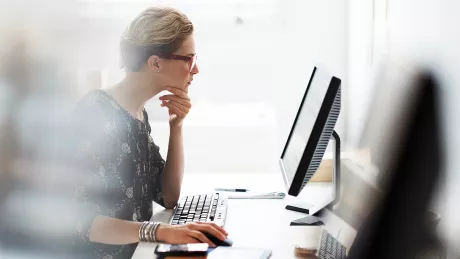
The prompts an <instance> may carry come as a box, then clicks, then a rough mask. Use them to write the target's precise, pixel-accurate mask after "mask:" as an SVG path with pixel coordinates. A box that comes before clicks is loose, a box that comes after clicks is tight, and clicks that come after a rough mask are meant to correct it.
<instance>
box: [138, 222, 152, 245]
mask: <svg viewBox="0 0 460 259" xmlns="http://www.w3.org/2000/svg"><path fill="white" fill-rule="evenodd" d="M149 224H150V222H149V221H144V222H142V224H141V226H140V228H139V240H140V241H142V242H146V241H147V235H146V229H147V227H148V226H149Z"/></svg>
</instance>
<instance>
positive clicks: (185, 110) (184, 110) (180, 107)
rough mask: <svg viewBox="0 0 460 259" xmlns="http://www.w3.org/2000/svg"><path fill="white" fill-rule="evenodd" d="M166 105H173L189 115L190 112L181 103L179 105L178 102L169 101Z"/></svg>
mask: <svg viewBox="0 0 460 259" xmlns="http://www.w3.org/2000/svg"><path fill="white" fill-rule="evenodd" d="M163 102H165V101H163ZM165 103H171V104H173V105H174V106H176V107H177V108H178V109H180V110H181V111H182V112H183V113H185V114H188V112H189V111H190V110H189V109H188V108H187V107H185V106H184V105H182V104H181V103H178V102H176V101H169V102H165Z"/></svg>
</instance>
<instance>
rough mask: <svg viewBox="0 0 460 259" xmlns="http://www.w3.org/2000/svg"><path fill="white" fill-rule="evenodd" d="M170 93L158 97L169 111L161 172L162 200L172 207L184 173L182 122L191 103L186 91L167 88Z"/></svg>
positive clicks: (167, 206)
mask: <svg viewBox="0 0 460 259" xmlns="http://www.w3.org/2000/svg"><path fill="white" fill-rule="evenodd" d="M168 91H169V92H171V93H172V94H171V95H164V96H162V97H160V100H161V101H162V102H161V106H164V107H167V108H168V111H169V129H170V131H169V132H170V133H169V147H168V156H167V158H166V164H165V168H164V169H163V173H162V181H161V183H162V187H163V188H162V189H163V201H164V204H165V207H166V208H174V206H175V205H176V203H177V201H178V200H179V196H180V188H181V185H182V177H183V175H184V147H183V141H182V123H183V121H184V118H185V117H186V116H187V114H188V112H189V111H190V108H191V107H192V105H191V104H190V98H189V96H188V94H187V92H186V91H184V90H182V89H179V88H171V87H169V88H168Z"/></svg>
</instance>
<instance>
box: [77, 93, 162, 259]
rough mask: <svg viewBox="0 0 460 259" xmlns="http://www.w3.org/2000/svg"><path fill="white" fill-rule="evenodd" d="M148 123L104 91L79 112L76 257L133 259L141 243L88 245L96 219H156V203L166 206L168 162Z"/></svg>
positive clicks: (81, 104)
mask: <svg viewBox="0 0 460 259" xmlns="http://www.w3.org/2000/svg"><path fill="white" fill-rule="evenodd" d="M143 114H144V121H140V120H138V119H136V118H134V117H133V116H131V115H130V114H129V113H128V112H127V111H126V110H124V109H123V108H122V107H121V106H120V105H118V104H117V102H116V101H115V100H114V99H113V98H112V97H111V96H110V95H108V94H107V93H106V92H105V91H103V90H95V91H92V92H90V93H88V94H86V95H85V96H84V97H83V98H82V99H81V100H80V101H79V102H78V104H77V107H76V109H75V111H74V114H73V117H72V121H71V129H72V130H73V132H72V135H73V136H72V140H73V141H75V142H73V146H72V149H73V150H74V153H73V154H72V155H71V159H72V160H73V163H72V165H73V166H74V168H76V169H78V170H74V171H73V174H74V176H75V177H77V178H76V179H77V180H76V184H75V189H74V190H73V193H74V194H73V195H74V198H75V201H76V206H78V211H79V212H78V214H79V215H78V216H79V217H78V218H77V219H76V223H75V238H74V240H75V242H74V246H73V248H74V249H73V251H72V253H73V254H74V255H76V253H77V254H78V253H85V255H84V256H78V257H81V258H103V259H115V258H131V256H132V254H133V253H134V250H135V249H136V246H137V244H129V245H105V244H99V243H93V242H90V241H89V231H90V227H91V224H92V220H93V219H94V218H95V217H96V216H97V215H104V216H109V217H114V218H118V219H123V220H130V221H146V220H150V218H151V216H152V201H154V202H156V203H158V204H160V205H163V199H162V191H161V184H160V183H161V181H160V177H161V174H162V171H163V168H164V164H165V161H164V159H163V158H162V157H161V155H160V152H159V148H158V146H156V145H155V143H154V142H153V140H152V138H151V136H150V133H151V128H150V124H149V122H148V115H147V112H146V111H145V109H144V110H143Z"/></svg>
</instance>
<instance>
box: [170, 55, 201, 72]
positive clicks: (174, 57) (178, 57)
mask: <svg viewBox="0 0 460 259" xmlns="http://www.w3.org/2000/svg"><path fill="white" fill-rule="evenodd" d="M163 58H165V59H172V60H183V61H188V62H189V66H190V70H189V72H192V70H193V68H194V67H195V65H196V60H197V56H196V55H195V54H194V55H193V56H182V55H168V56H165V57H163Z"/></svg>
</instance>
